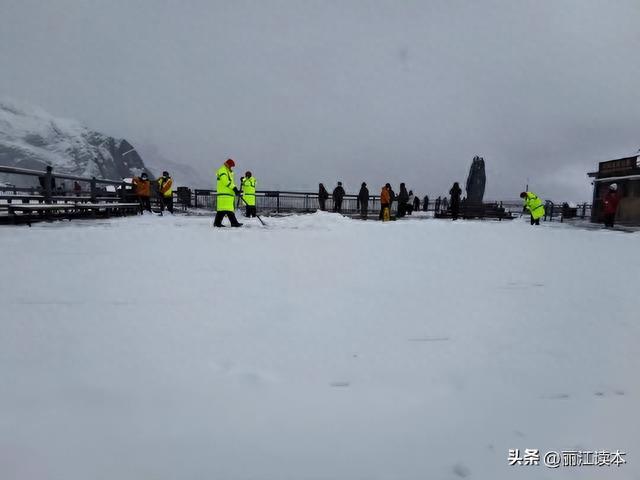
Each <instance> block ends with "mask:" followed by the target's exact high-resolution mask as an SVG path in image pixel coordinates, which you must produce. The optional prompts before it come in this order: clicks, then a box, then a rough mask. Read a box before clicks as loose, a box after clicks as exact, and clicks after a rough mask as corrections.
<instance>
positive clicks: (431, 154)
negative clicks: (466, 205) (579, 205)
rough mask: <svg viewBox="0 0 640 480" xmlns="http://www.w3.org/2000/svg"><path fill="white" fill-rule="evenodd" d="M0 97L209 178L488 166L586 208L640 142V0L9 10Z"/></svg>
mask: <svg viewBox="0 0 640 480" xmlns="http://www.w3.org/2000/svg"><path fill="white" fill-rule="evenodd" d="M0 27H1V28H0V65H1V69H0V95H3V96H8V97H11V98H15V99H18V100H22V101H26V102H29V103H33V104H36V105H39V106H42V107H43V108H45V109H46V110H48V111H49V112H50V113H52V114H54V115H58V116H65V117H72V118H77V119H79V120H81V121H83V122H85V123H86V124H87V125H88V126H90V127H92V128H94V129H97V130H100V131H103V132H105V133H108V134H111V135H115V136H124V137H126V138H127V139H129V140H130V141H131V142H132V143H134V144H139V145H141V144H153V145H156V146H157V147H158V148H159V149H160V151H161V152H162V154H163V155H164V156H165V157H168V158H171V159H172V160H175V161H179V162H182V163H187V164H190V165H193V166H194V167H196V168H198V169H199V170H201V171H203V172H204V173H205V174H208V175H210V176H211V184H212V185H213V180H214V169H215V168H217V166H218V165H219V164H221V162H222V161H224V159H226V158H227V157H229V156H230V157H233V158H234V159H236V160H237V164H238V167H239V168H240V170H241V171H244V170H245V169H247V168H249V169H251V170H253V171H254V173H255V174H256V176H257V178H258V179H259V180H260V181H261V185H262V186H263V187H273V188H316V187H317V183H318V182H319V181H323V182H325V185H327V186H333V185H334V184H335V182H336V180H338V179H342V180H343V181H344V182H345V183H346V185H347V189H348V190H351V191H353V190H355V189H357V187H358V186H359V184H360V182H361V181H362V180H366V181H367V182H368V183H369V185H370V188H371V190H372V193H373V192H376V193H377V191H378V188H379V186H380V185H381V184H382V183H383V182H386V181H390V182H392V183H394V184H397V183H398V182H400V181H405V182H407V184H408V185H409V186H410V187H413V188H414V190H416V191H417V192H418V193H420V194H424V193H430V194H432V195H437V194H440V193H443V192H445V191H447V190H448V188H449V186H450V184H451V182H453V181H454V180H457V181H460V182H463V181H464V180H465V179H466V175H467V172H468V168H469V165H470V163H471V159H472V157H473V156H474V155H476V154H478V155H482V156H484V157H485V160H486V162H487V167H488V185H487V196H488V197H491V198H515V197H517V193H518V192H519V191H520V190H521V189H522V187H523V186H524V183H525V182H526V179H527V178H528V179H529V183H530V187H531V189H533V190H534V191H537V192H538V193H539V194H540V195H542V196H544V197H546V198H553V199H556V200H564V199H575V200H583V199H589V198H590V194H589V192H590V185H589V181H588V179H587V178H586V176H585V173H586V172H587V171H590V170H592V169H593V168H594V167H595V165H596V162H597V161H600V160H605V159H608V158H611V157H615V156H618V155H625V154H631V153H633V152H635V151H636V150H637V149H638V148H639V147H640V0H613V1H612V0H602V1H592V0H548V1H520V0H504V1H481V0H476V1H472V0H469V1H427V0H424V1H402V0H389V1H378V0H376V1H374V0H371V1H365V0H342V1H306V0H299V1H276V0H264V1H259V0H254V1H237V0H236V1H231V0H229V1H214V0H181V1H178V0H176V1H169V0H126V1H123V0H84V1H81V0H40V1H34V0H0Z"/></svg>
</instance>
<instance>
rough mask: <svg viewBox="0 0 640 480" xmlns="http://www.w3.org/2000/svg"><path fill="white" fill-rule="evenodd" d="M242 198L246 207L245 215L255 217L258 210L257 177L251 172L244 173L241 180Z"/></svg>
mask: <svg viewBox="0 0 640 480" xmlns="http://www.w3.org/2000/svg"><path fill="white" fill-rule="evenodd" d="M240 185H241V187H242V198H243V199H244V203H245V206H246V207H247V208H246V211H245V217H255V216H256V214H257V212H256V185H257V182H256V177H254V176H253V175H251V172H247V173H245V174H244V177H243V178H242V182H241V184H240Z"/></svg>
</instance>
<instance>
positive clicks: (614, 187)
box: [609, 183, 618, 192]
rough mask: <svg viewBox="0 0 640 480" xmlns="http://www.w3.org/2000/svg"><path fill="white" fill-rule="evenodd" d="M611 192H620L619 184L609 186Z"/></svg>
mask: <svg viewBox="0 0 640 480" xmlns="http://www.w3.org/2000/svg"><path fill="white" fill-rule="evenodd" d="M609 190H613V191H614V192H615V191H616V190H618V184H617V183H612V184H611V185H609Z"/></svg>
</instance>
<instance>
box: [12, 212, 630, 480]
mask: <svg viewBox="0 0 640 480" xmlns="http://www.w3.org/2000/svg"><path fill="white" fill-rule="evenodd" d="M254 220H255V219H254ZM265 220H266V221H267V222H268V227H267V228H263V227H262V226H260V224H259V223H258V222H257V221H249V222H248V225H247V227H248V228H242V229H231V228H227V229H222V230H214V229H212V228H211V219H210V218H207V217H195V216H194V217H187V216H178V215H176V216H168V215H165V216H163V217H158V216H152V215H145V216H144V217H137V218H122V219H110V220H101V221H73V222H58V223H51V224H36V225H34V226H33V227H32V228H27V227H2V228H1V229H0V251H2V252H3V255H2V261H1V263H2V266H3V274H2V275H1V276H0V302H1V305H2V318H1V320H0V379H2V381H1V382H0V472H2V475H1V477H2V478H3V479H7V480H9V479H19V480H26V479H56V480H57V479H59V480H74V479H82V480H85V479H92V480H98V479H118V480H126V479H143V478H144V479H147V478H153V479H167V480H170V479H171V480H173V479H176V478H182V479H196V478H197V479H269V480H271V479H273V480H279V479H296V480H298V479H299V480H303V479H393V480H401V479H460V478H475V479H481V480H488V479H503V478H504V479H506V478H521V479H536V480H538V479H545V478H548V479H554V480H556V479H567V478H568V479H573V478H580V479H601V478H607V479H637V478H640V467H639V465H640V462H639V461H638V452H639V451H640V436H639V435H638V432H639V431H640V416H639V415H638V413H637V409H638V397H639V395H640V377H638V371H639V369H640V356H639V355H638V345H639V344H640V325H639V322H638V318H639V315H638V272H639V271H640V255H638V245H639V243H638V240H639V237H638V234H629V233H620V232H610V231H597V230H596V231H594V230H587V229H580V228H575V227H572V226H569V225H562V224H558V223H554V224H548V223H547V224H543V225H541V226H540V227H536V228H534V227H531V226H530V225H528V223H527V222H525V221H524V219H523V220H515V221H512V222H481V221H468V222H462V221H459V222H450V221H439V220H433V219H426V220H425V219H409V220H405V221H398V222H388V223H380V222H373V221H371V222H362V221H358V220H350V219H347V218H344V217H341V216H338V215H333V214H328V213H317V214H313V215H299V216H290V217H285V218H267V219H265ZM511 448H519V449H521V451H522V450H524V449H525V448H536V449H540V450H541V452H542V454H544V453H545V452H546V451H549V450H557V451H561V450H610V451H614V450H616V449H620V450H622V451H624V452H627V456H626V459H627V461H628V464H626V465H622V466H620V467H576V468H573V469H570V468H563V467H560V468H559V469H557V470H551V469H548V468H546V467H544V466H542V465H541V466H529V467H525V466H512V467H510V466H508V464H507V457H508V450H509V449H511Z"/></svg>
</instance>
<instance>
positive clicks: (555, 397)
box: [541, 393, 570, 400]
mask: <svg viewBox="0 0 640 480" xmlns="http://www.w3.org/2000/svg"><path fill="white" fill-rule="evenodd" d="M569 397H570V395H569V394H568V393H554V394H552V395H543V396H542V397H541V398H544V399H546V400H566V399H567V398H569Z"/></svg>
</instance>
